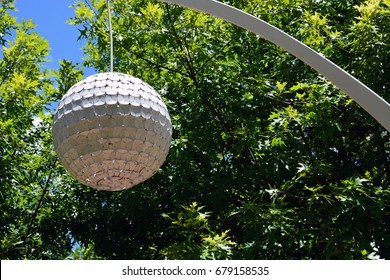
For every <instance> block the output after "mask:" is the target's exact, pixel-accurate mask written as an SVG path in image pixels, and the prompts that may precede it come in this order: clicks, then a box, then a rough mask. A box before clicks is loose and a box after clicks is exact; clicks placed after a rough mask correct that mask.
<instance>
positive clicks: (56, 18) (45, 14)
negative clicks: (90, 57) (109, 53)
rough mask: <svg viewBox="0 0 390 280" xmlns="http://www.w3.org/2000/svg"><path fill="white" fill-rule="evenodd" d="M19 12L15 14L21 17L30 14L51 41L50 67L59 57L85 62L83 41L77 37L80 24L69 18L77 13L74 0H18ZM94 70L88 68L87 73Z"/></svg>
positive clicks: (38, 28) (19, 18)
mask: <svg viewBox="0 0 390 280" xmlns="http://www.w3.org/2000/svg"><path fill="white" fill-rule="evenodd" d="M15 2H16V4H15V6H16V8H17V10H18V11H17V12H16V13H13V15H14V16H16V17H17V18H18V21H21V19H22V18H25V19H28V18H31V19H32V21H33V22H34V23H35V24H37V27H36V30H35V31H37V32H38V33H39V34H40V35H41V36H43V37H44V38H45V39H46V40H48V41H49V44H50V48H51V51H50V56H49V59H50V60H51V62H50V63H48V65H47V67H48V68H52V69H57V68H58V67H59V64H58V60H60V59H67V60H72V61H73V62H82V56H83V52H82V50H81V47H82V42H81V41H77V37H78V35H79V33H78V30H77V27H75V26H71V25H69V24H67V23H66V21H67V20H68V19H69V18H71V17H73V16H74V12H73V10H72V9H71V8H70V7H69V6H70V5H72V4H74V3H75V0H16V1H15ZM92 73H94V71H92V70H91V69H86V74H87V75H89V74H92Z"/></svg>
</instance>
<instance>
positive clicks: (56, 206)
mask: <svg viewBox="0 0 390 280" xmlns="http://www.w3.org/2000/svg"><path fill="white" fill-rule="evenodd" d="M14 9H15V8H14V4H13V1H5V2H3V3H2V5H0V34H1V40H0V44H1V48H2V52H1V56H0V110H1V113H0V135H1V138H0V215H1V216H0V258H2V259H5V258H11V259H22V258H31V259H36V258H37V259H40V258H64V257H65V256H67V255H68V254H69V252H70V250H71V243H72V242H73V241H72V239H71V236H70V232H69V230H68V228H67V219H68V218H69V217H70V215H71V213H72V210H71V209H68V208H67V205H68V206H69V205H70V204H69V201H70V200H71V199H70V197H71V194H72V190H71V187H70V186H72V185H71V184H66V182H67V181H69V180H70V179H69V178H68V177H67V176H66V174H65V172H64V170H63V168H62V167H61V166H60V165H59V164H58V162H57V159H56V155H55V152H54V151H53V145H52V139H51V122H52V115H51V113H50V106H51V103H52V102H55V101H58V100H59V99H58V98H59V97H61V96H62V94H63V93H62V94H59V93H58V91H57V89H56V88H55V87H57V88H58V89H60V90H61V87H67V88H68V87H69V86H70V85H72V84H73V83H74V82H75V78H76V76H78V77H77V78H78V79H80V78H81V77H82V75H80V74H81V72H80V71H79V70H75V69H74V66H72V64H71V63H69V62H62V68H61V70H59V71H58V73H57V74H56V75H57V76H58V78H55V77H54V76H53V73H52V72H51V71H49V70H47V69H45V68H44V66H43V65H44V63H45V62H46V61H47V58H46V57H47V55H48V52H49V45H48V42H47V41H46V40H44V39H43V38H42V37H40V36H39V35H38V34H37V33H36V32H34V31H33V29H34V27H35V25H34V24H33V23H32V21H31V20H22V22H17V20H16V18H15V17H13V16H11V15H10V13H9V11H10V10H14ZM72 79H73V80H72ZM65 85H66V86H65ZM63 186H65V187H63Z"/></svg>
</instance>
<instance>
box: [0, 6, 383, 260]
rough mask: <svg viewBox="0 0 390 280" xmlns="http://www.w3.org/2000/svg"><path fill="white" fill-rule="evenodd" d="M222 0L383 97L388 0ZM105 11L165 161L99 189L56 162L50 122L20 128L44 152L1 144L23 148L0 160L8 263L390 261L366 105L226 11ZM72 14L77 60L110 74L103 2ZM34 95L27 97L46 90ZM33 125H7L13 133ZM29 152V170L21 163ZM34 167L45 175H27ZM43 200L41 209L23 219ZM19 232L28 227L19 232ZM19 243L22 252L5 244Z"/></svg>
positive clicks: (69, 74)
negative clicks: (146, 94) (165, 116)
mask: <svg viewBox="0 0 390 280" xmlns="http://www.w3.org/2000/svg"><path fill="white" fill-rule="evenodd" d="M223 2H226V3H228V4H231V5H233V6H235V7H237V8H240V9H243V10H245V11H248V12H250V13H251V14H254V15H255V16H258V17H261V18H262V19H264V20H266V21H268V22H270V23H271V24H273V25H275V26H277V27H279V28H281V29H282V30H284V31H286V32H287V33H289V34H291V35H292V36H294V37H296V38H298V39H299V40H301V41H303V42H304V43H306V44H308V45H309V46H311V47H312V48H314V49H315V50H316V51H318V52H320V53H322V54H324V55H325V56H326V57H329V58H330V59H331V60H332V61H334V62H335V63H337V64H338V65H340V66H341V67H343V68H344V69H346V70H347V71H348V72H350V73H352V74H353V75H354V76H356V77H357V78H358V79H360V80H362V81H363V82H364V83H366V84H367V85H368V86H369V87H370V88H372V89H373V90H375V91H376V92H377V93H378V94H380V95H381V96H383V97H384V98H385V99H386V100H390V92H389V86H390V84H389V81H390V77H389V73H390V69H389V67H390V66H389V65H390V64H389V63H387V62H389V61H390V37H389V36H388V30H389V29H390V2H389V1H388V0H367V1H361V0H354V1H352V0H337V1H336V0H329V1H311V0H289V1H287V0H286V1H276V0H261V1H259V0H248V1H236V0H230V1H228V0H226V1H223ZM112 9H113V12H112V15H113V31H114V45H115V54H114V57H115V59H114V62H115V70H116V71H119V72H124V73H129V74H132V75H135V76H138V77H140V78H141V79H143V80H145V81H146V82H148V83H149V84H151V85H152V86H153V87H154V88H155V89H157V90H158V91H159V92H160V93H161V95H162V97H163V99H164V100H165V102H166V103H167V106H168V109H169V111H170V114H171V118H172V121H173V126H174V134H173V141H172V145H171V150H170V153H169V155H168V158H167V161H166V163H165V165H164V166H163V167H162V168H161V170H159V172H158V173H157V174H156V175H155V176H154V177H152V178H151V179H149V180H148V181H146V182H144V183H142V184H140V185H138V186H135V187H133V188H131V189H129V190H127V191H123V192H115V193H109V192H101V191H97V190H93V189H90V188H86V187H84V186H81V185H80V184H78V183H77V182H75V181H74V180H73V179H72V178H70V177H69V176H68V175H66V172H65V171H64V170H63V169H62V167H61V166H60V165H59V164H58V163H57V162H55V155H54V153H53V152H52V151H51V150H50V149H51V145H52V144H51V134H50V131H49V128H50V127H49V123H50V122H51V118H50V116H46V119H47V124H48V125H47V126H44V127H45V129H46V130H44V131H42V133H41V136H40V137H38V136H31V137H30V138H29V139H30V140H29V141H30V142H31V143H45V144H44V145H43V144H40V145H43V146H44V148H42V147H40V148H39V149H38V148H37V146H36V145H37V144H35V146H34V145H30V146H33V147H35V150H27V149H26V148H25V147H18V146H15V148H10V147H11V146H10V145H9V144H8V142H7V143H5V142H4V143H3V142H0V143H1V148H2V149H3V150H2V153H3V151H4V154H6V153H7V154H9V153H11V154H12V152H13V151H15V153H16V154H23V155H24V158H23V159H19V161H17V160H18V157H16V158H15V157H12V158H11V157H10V156H8V157H3V158H1V164H2V166H13V168H12V172H11V171H9V170H8V169H1V170H0V171H1V172H2V174H3V172H4V174H6V176H8V177H5V176H2V178H3V179H0V180H2V181H1V185H2V186H3V185H4V186H5V187H3V188H2V194H3V192H4V194H3V196H2V199H3V201H5V202H4V203H3V204H2V206H1V207H2V209H6V211H3V214H2V215H3V217H2V219H1V222H2V228H3V227H4V228H6V229H7V230H6V231H3V230H2V231H1V238H2V240H3V241H2V242H3V243H2V244H5V242H8V243H7V244H6V245H2V246H3V247H2V248H12V249H13V250H14V251H10V250H9V249H7V250H8V251H4V250H3V252H4V253H3V254H2V255H1V257H2V258H22V257H26V258H40V257H42V255H43V253H44V256H45V257H47V258H65V257H67V256H68V258H71V259H80V258H106V259H164V258H168V259H230V258H231V259H367V258H389V257H390V246H389V244H390V242H389V241H390V232H389V228H390V215H389V213H390V186H389V185H390V143H389V133H388V132H387V131H386V130H385V129H384V128H382V127H381V126H380V125H379V124H378V123H377V122H376V121H375V120H374V119H373V118H371V117H370V116H369V115H368V114H367V113H366V112H365V111H364V110H363V109H361V108H360V107H359V106H358V105H356V104H355V103H354V102H353V101H352V100H351V99H349V98H348V97H347V96H346V95H345V94H344V93H343V92H341V91H340V90H338V89H337V88H335V87H334V86H333V85H331V84H330V83H329V82H328V81H326V80H325V79H324V78H323V77H321V76H320V75H319V74H318V73H316V72H315V71H313V70H312V69H311V68H309V67H308V66H306V65H305V64H304V63H302V62H301V61H299V60H298V59H296V58H294V57H293V56H291V55H289V54H287V53H286V52H285V51H284V50H281V49H279V48H278V47H276V46H274V45H273V44H271V43H269V42H267V41H265V40H264V39H261V38H259V37H257V36H255V35H253V34H251V33H249V32H247V31H245V30H242V29H241V28H238V27H236V26H233V25H231V24H228V23H226V22H224V21H222V20H219V19H216V18H214V17H211V16H208V15H204V14H202V13H198V12H195V11H191V10H189V9H183V8H180V7H177V6H174V5H168V4H164V3H161V2H159V1H155V0H131V1H130V0H115V1H112ZM74 11H75V17H74V18H72V19H70V21H69V22H70V23H71V24H73V25H75V26H76V27H77V28H78V29H79V30H80V38H82V39H84V40H85V45H84V51H85V66H89V67H94V68H95V69H97V71H107V70H108V66H109V32H108V28H107V26H108V24H107V20H106V19H107V6H106V1H104V0H85V1H81V0H80V1H78V2H77V3H76V4H75V5H74ZM2 12H3V11H2ZM3 13H5V12H3ZM7 22H10V21H7ZM15 24H16V23H15ZM3 25H4V24H2V25H0V27H1V28H3V27H2V26H3ZM12 28H14V29H15V28H16V26H15V27H11V26H10V27H8V29H12ZM3 29H4V30H6V28H3ZM0 32H1V33H6V32H4V31H2V30H0ZM4 44H5V42H3V45H4ZM7 44H8V45H7V47H8V46H10V43H7ZM4 50H5V49H4V48H3V53H6V52H5V51H4ZM4 57H6V55H4ZM34 57H36V56H34ZM1 69H2V68H1ZM8 72H9V71H7V72H6V73H8ZM12 73H13V72H12ZM21 73H23V74H24V72H23V71H22V72H21ZM78 74H80V73H79V72H77V71H76V70H75V67H74V66H73V65H72V64H71V63H70V62H67V63H65V62H64V63H63V68H62V72H61V71H59V73H57V78H56V80H55V81H51V82H50V83H49V84H50V85H52V83H53V82H55V83H56V84H59V85H61V90H58V91H54V92H53V93H51V95H49V96H51V97H50V98H52V99H50V98H49V100H58V98H59V97H60V96H61V95H62V94H64V92H65V91H66V90H67V89H68V88H69V87H70V86H71V85H72V83H73V82H75V81H77V80H79V79H80V76H79V75H78ZM24 75H25V74H24ZM2 76H3V75H0V77H2ZM16 79H17V78H16ZM34 80H36V79H34ZM7 81H9V80H7ZM38 81H40V82H41V80H40V79H38ZM9 83H10V82H9ZM24 88H25V87H24ZM49 88H50V87H49ZM6 89H7V90H9V87H6ZM52 91H53V90H45V91H44V92H46V94H48V93H50V92H52ZM37 92H41V91H40V90H35V91H31V97H34V98H37V97H39V98H43V97H44V96H45V95H44V94H38V95H37ZM1 94H3V90H2V91H1ZM41 95H43V96H42V97H40V96H41ZM26 96H29V95H26ZM2 98H3V97H2ZM1 100H2V102H4V101H3V100H5V98H3V99H1ZM42 104H46V103H42ZM23 108H25V107H23ZM40 108H41V109H39V110H38V111H37V112H44V110H43V109H42V107H40ZM26 111H27V110H26V109H23V112H26ZM35 115H36V112H34V114H32V115H31V116H35ZM41 115H42V114H41ZM5 116H7V117H6V118H7V119H9V118H11V117H10V116H11V115H9V114H8V113H7V114H5ZM17 117H18V118H19V115H17ZM32 118H33V117H32ZM32 118H31V119H32ZM2 122H3V123H5V122H6V121H5V120H4V121H3V119H2ZM31 127H32V125H31V124H30V126H27V127H24V128H23V126H22V128H20V132H18V133H19V134H18V133H17V132H16V131H6V132H4V133H5V135H7V137H14V138H15V139H16V138H17V139H20V136H19V135H22V134H26V133H29V131H31ZM18 129H19V128H18ZM7 137H4V139H6V138H7ZM4 139H1V140H0V141H6V140H4ZM42 139H45V141H44V142H42V141H43V140H42ZM7 141H8V140H7ZM18 141H20V140H18ZM30 142H29V143H30ZM12 147H14V146H12ZM46 150H47V154H43V151H46ZM21 151H23V153H22V152H21ZM24 151H29V153H24ZM48 154H50V156H47V155H48ZM37 155H41V156H37ZM26 159H28V160H26ZM6 161H7V164H5V162H6ZM3 162H4V164H3ZM28 162H31V167H30V169H28V168H26V167H24V168H21V167H20V166H25V165H27V163H28ZM19 163H20V164H24V165H19ZM37 166H41V171H40V173H38V175H39V176H41V177H40V178H41V179H40V180H41V181H38V180H36V181H35V183H33V182H27V181H26V182H25V181H23V184H22V183H21V182H22V180H21V179H20V178H29V179H30V180H31V178H32V176H31V175H30V174H32V173H31V172H32V170H36V169H34V168H33V167H37ZM28 170H30V173H27V174H28V175H24V177H22V175H21V174H20V173H26V172H29V171H28ZM50 174H51V175H50ZM11 175H12V176H13V177H11ZM36 182H41V184H42V185H43V186H47V187H46V188H45V187H42V188H41V189H43V190H45V189H46V191H45V192H46V193H43V192H42V191H41V192H40V191H39V190H41V189H40V188H39V186H38V187H34V188H33V186H35V185H36V184H37V183H36ZM46 182H47V183H46ZM34 184H35V185H34ZM15 186H17V187H15ZM30 189H35V190H36V192H37V194H36V195H35V196H33V195H31V190H30ZM3 190H5V191H7V192H8V193H5V191H3ZM37 190H38V191H37ZM27 193H28V195H27ZM49 194H50V195H49ZM11 195H13V196H14V197H17V198H18V199H19V200H26V202H23V203H21V202H18V200H16V199H15V198H11ZM33 197H35V198H33ZM39 197H42V198H43V199H42V200H39ZM39 201H41V202H39ZM37 203H38V205H39V204H40V208H39V209H40V211H38V214H34V215H35V216H37V217H34V219H31V215H25V214H24V215H23V213H29V210H30V212H31V209H34V206H35V207H36V205H37ZM11 210H12V211H14V212H11ZM14 213H18V214H19V215H20V216H21V218H18V219H17V218H16V217H17V215H16V214H14ZM33 213H34V212H33ZM38 216H39V217H38ZM7 220H8V221H11V222H4V221H7ZM31 221H33V222H32V223H31ZM9 224H12V225H14V226H13V228H7V226H8V225H9ZM29 224H31V226H29ZM16 225H21V226H20V228H21V229H19V227H17V226H16ZM22 226H24V227H25V228H29V227H30V229H29V230H28V231H27V232H28V233H29V234H30V235H31V236H30V235H29V236H28V238H25V239H20V238H15V237H17V236H18V234H17V233H15V232H13V231H15V230H22ZM8 227H9V226H8ZM3 232H4V233H3ZM22 232H26V229H24V230H22ZM49 232H51V235H50V234H49ZM34 236H35V237H34ZM34 238H35V239H34ZM21 240H22V241H23V242H29V243H28V246H27V245H25V244H22V245H21V246H25V247H23V248H29V250H27V249H23V250H22V249H20V250H19V251H17V252H18V254H11V253H12V252H15V250H16V248H19V247H18V246H19V245H18V242H20V241H21ZM34 240H35V241H34ZM75 242H77V243H76V244H78V245H77V248H76V249H74V250H73V252H72V246H73V245H74V243H75ZM33 249H34V252H32V251H33Z"/></svg>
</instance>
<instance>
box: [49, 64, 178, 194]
mask: <svg viewBox="0 0 390 280" xmlns="http://www.w3.org/2000/svg"><path fill="white" fill-rule="evenodd" d="M171 135H172V125H171V119H170V117H169V113H168V110H167V107H166V106H165V104H164V102H163V101H162V99H161V97H160V96H159V95H158V93H157V92H156V91H155V90H154V89H153V88H152V87H151V86H150V85H148V84H147V83H145V82H143V81H142V80H140V79H138V78H135V77H133V76H130V75H126V74H122V73H116V72H110V73H100V74H96V75H92V76H90V77H88V78H86V79H84V80H82V81H80V82H79V83H77V84H75V85H74V86H73V87H72V88H70V89H69V91H68V92H67V93H66V94H65V95H64V96H63V98H62V100H61V102H60V103H59V105H58V109H57V111H56V113H55V115H54V122H53V141H54V147H55V149H56V152H57V156H58V158H59V160H60V161H61V163H62V164H63V166H64V167H65V168H66V169H67V170H68V171H69V173H70V174H71V175H72V176H73V177H75V178H76V179H77V180H79V181H80V182H81V183H83V184H85V185H87V186H90V187H92V188H96V189H100V190H108V191H118V190H124V189H128V188H130V187H132V186H134V185H136V184H138V183H140V182H143V181H145V180H146V179H148V178H150V177H151V176H152V175H153V174H154V173H156V171H157V170H158V169H159V168H160V167H161V165H162V164H163V163H164V161H165V158H166V156H167V154H168V151H169V146H170V142H171Z"/></svg>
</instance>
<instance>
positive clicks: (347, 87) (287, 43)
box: [160, 0, 390, 131]
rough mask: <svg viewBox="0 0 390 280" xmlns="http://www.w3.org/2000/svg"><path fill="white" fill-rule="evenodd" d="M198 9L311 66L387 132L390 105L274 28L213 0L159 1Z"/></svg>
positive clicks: (331, 64) (341, 70) (351, 77)
mask: <svg viewBox="0 0 390 280" xmlns="http://www.w3.org/2000/svg"><path fill="white" fill-rule="evenodd" d="M160 1H162V2H166V3H171V4H177V5H180V6H182V7H187V8H191V9H194V10H198V11H201V12H204V13H207V14H210V15H213V16H216V17H218V18H221V19H224V20H226V21H228V22H230V23H233V24H235V25H237V26H240V27H242V28H244V29H246V30H249V31H252V32H253V33H255V34H257V35H259V36H260V37H262V38H264V39H266V40H268V41H270V42H272V43H274V44H275V45H277V46H279V47H281V48H283V49H284V50H286V51H288V52H289V53H290V54H292V55H294V56H295V57H297V58H298V59H300V60H302V61H303V62H305V63H306V64H308V65H310V66H311V67H312V68H313V69H315V70H316V71H317V72H318V73H320V74H321V75H323V76H324V77H326V78H327V79H328V80H329V81H330V82H332V83H333V84H334V85H335V86H337V87H338V88H340V89H341V90H343V91H344V92H345V93H346V94H348V95H349V96H350V97H351V98H352V99H353V100H355V102H357V103H358V104H359V105H360V106H361V107H362V108H363V109H364V110H366V111H367V112H368V113H369V114H370V115H371V116H373V117H374V118H375V119H376V120H377V121H378V122H379V123H380V124H382V125H383V126H384V127H385V128H386V129H387V131H390V104H389V103H387V102H386V101H385V100H384V99H383V98H382V97H380V96H379V95H378V94H376V93H375V92H374V91H372V90H371V89H370V88H368V87H367V86H366V85H365V84H363V83H362V82H360V81H359V80H358V79H356V78H355V77H353V76H352V75H350V74H349V73H347V72H346V71H344V70H343V69H341V68H340V67H339V66H337V65H336V64H334V63H333V62H332V61H330V60H329V59H327V58H325V57H324V56H322V55H321V54H319V53H317V52H316V51H314V50H313V49H311V48H310V47H308V46H306V45H305V44H303V43H301V42H300V41H298V40H297V39H295V38H294V37H292V36H290V35H288V34H287V33H285V32H283V31H282V30H280V29H278V28H277V27H275V26H273V25H271V24H269V23H267V22H265V21H263V20H261V19H259V18H257V17H255V16H253V15H250V14H248V13H246V12H244V11H242V10H239V9H237V8H234V7H232V6H229V5H227V4H224V3H221V2H218V1H215V0H160Z"/></svg>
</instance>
